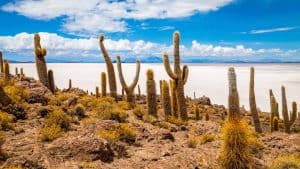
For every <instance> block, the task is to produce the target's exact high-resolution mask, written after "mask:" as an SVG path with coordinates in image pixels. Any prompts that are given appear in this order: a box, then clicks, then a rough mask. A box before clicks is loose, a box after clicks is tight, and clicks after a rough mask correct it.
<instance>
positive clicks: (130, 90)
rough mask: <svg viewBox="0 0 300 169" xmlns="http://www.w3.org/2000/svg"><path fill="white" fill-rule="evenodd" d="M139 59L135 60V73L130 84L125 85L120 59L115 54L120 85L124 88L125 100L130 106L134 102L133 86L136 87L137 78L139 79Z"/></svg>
mask: <svg viewBox="0 0 300 169" xmlns="http://www.w3.org/2000/svg"><path fill="white" fill-rule="evenodd" d="M140 65H141V64H140V61H139V60H137V61H136V73H135V77H134V80H133V82H132V83H131V85H129V86H128V85H127V84H126V82H125V79H124V76H123V71H122V64H121V59H120V56H117V67H118V72H119V78H120V82H121V85H122V87H123V88H124V90H125V92H126V101H127V102H128V103H130V104H131V106H132V105H133V104H134V102H135V99H134V88H135V87H136V85H137V83H138V80H139V75H140V67H141V66H140Z"/></svg>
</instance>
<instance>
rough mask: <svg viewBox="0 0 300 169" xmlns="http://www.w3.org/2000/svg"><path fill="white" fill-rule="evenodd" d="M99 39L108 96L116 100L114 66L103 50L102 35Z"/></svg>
mask: <svg viewBox="0 0 300 169" xmlns="http://www.w3.org/2000/svg"><path fill="white" fill-rule="evenodd" d="M99 39H100V49H101V51H102V54H103V57H104V60H105V63H106V69H107V75H108V83H109V90H110V96H111V97H113V98H115V99H116V100H117V84H116V77H115V70H114V66H113V64H112V62H111V59H110V57H109V55H108V53H107V51H106V49H105V46H104V43H103V41H104V35H102V34H101V35H100V38H99Z"/></svg>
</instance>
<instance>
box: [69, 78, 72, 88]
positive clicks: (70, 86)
mask: <svg viewBox="0 0 300 169" xmlns="http://www.w3.org/2000/svg"><path fill="white" fill-rule="evenodd" d="M71 89H72V79H69V90H71Z"/></svg>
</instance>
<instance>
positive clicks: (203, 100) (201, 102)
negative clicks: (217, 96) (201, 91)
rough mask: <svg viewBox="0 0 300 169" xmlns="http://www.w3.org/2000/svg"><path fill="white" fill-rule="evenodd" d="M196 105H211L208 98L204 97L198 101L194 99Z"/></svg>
mask: <svg viewBox="0 0 300 169" xmlns="http://www.w3.org/2000/svg"><path fill="white" fill-rule="evenodd" d="M195 102H196V104H202V105H211V102H210V98H209V97H206V96H202V97H200V98H198V99H195Z"/></svg>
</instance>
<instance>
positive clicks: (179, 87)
mask: <svg viewBox="0 0 300 169" xmlns="http://www.w3.org/2000/svg"><path fill="white" fill-rule="evenodd" d="M173 41H174V71H172V68H171V66H170V63H169V57H168V54H167V53H165V54H164V56H163V61H164V67H165V69H166V72H167V74H168V75H169V76H170V77H171V78H172V79H173V80H174V81H175V83H176V95H177V104H178V110H179V112H180V117H181V119H183V120H187V119H188V115H187V108H186V103H185V95H184V85H185V83H186V81H187V78H188V67H187V66H186V65H184V66H183V69H181V67H180V55H179V41H180V37H179V32H175V33H174V39H173Z"/></svg>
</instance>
